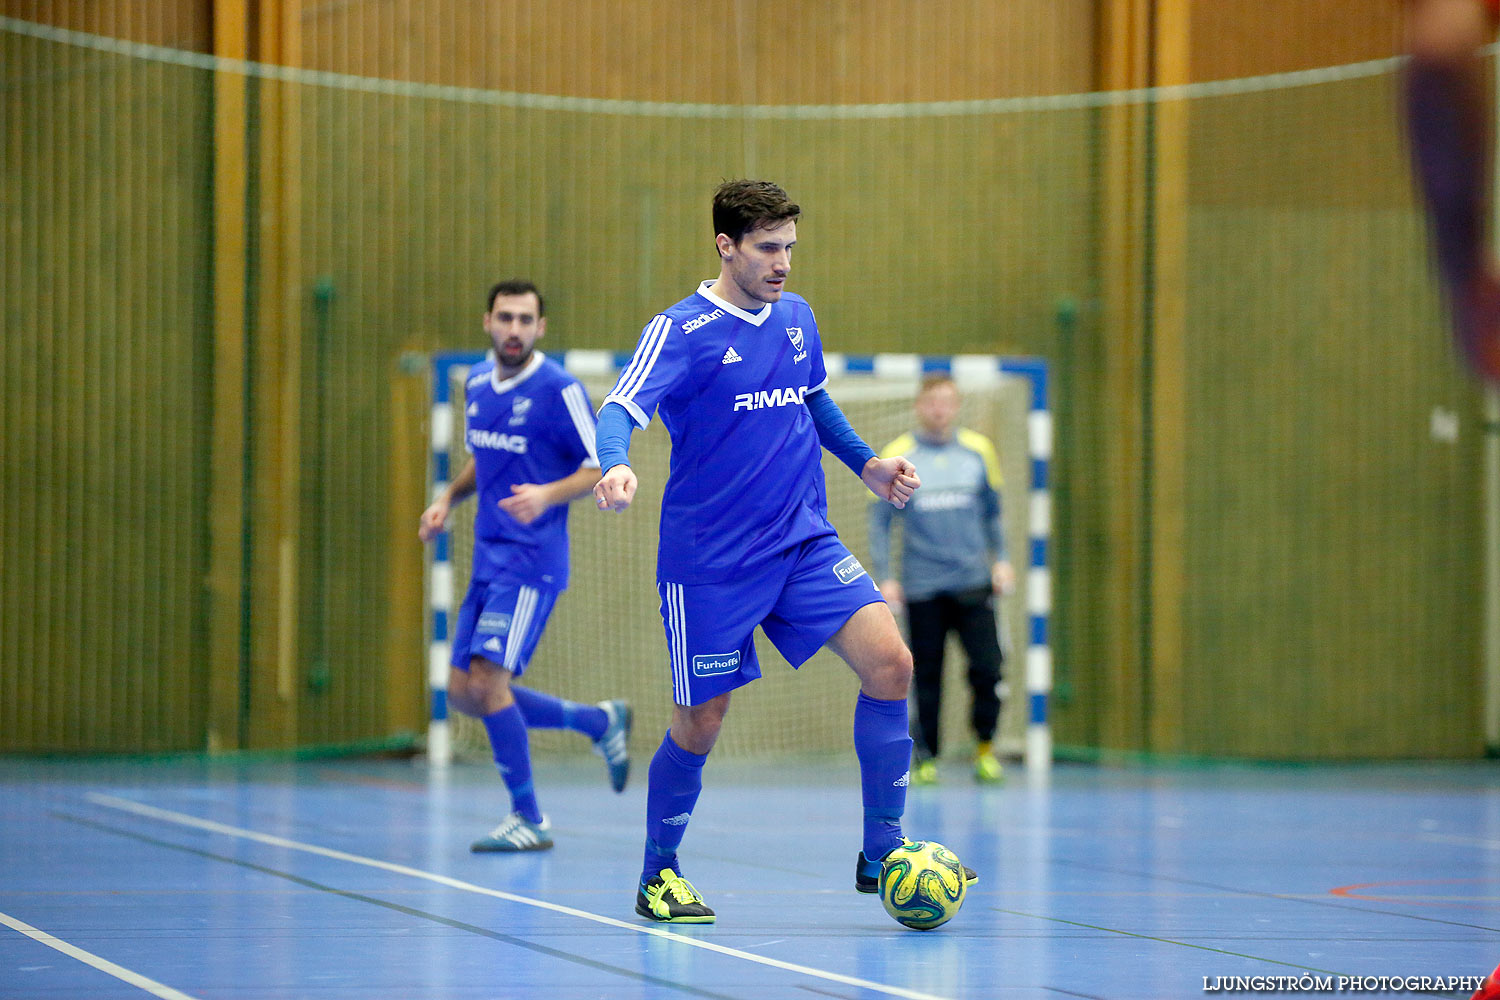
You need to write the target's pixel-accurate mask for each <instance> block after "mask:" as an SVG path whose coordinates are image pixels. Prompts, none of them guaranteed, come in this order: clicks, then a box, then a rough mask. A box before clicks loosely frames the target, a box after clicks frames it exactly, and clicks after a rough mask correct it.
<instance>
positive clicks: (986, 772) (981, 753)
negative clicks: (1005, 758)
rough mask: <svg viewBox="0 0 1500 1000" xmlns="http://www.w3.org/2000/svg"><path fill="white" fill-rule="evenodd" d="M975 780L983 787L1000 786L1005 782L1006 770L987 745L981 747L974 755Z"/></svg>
mask: <svg viewBox="0 0 1500 1000" xmlns="http://www.w3.org/2000/svg"><path fill="white" fill-rule="evenodd" d="M974 780H975V781H977V782H979V783H980V784H981V785H999V784H1002V783H1004V781H1005V768H1004V767H1002V766H1001V764H1000V761H999V760H997V759H996V757H995V754H994V751H992V750H990V748H989V747H988V746H987V745H981V747H980V748H979V750H978V751H976V752H975V754H974Z"/></svg>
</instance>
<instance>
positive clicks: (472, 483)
mask: <svg viewBox="0 0 1500 1000" xmlns="http://www.w3.org/2000/svg"><path fill="white" fill-rule="evenodd" d="M478 485H479V475H478V473H477V472H476V471H475V468H474V457H473V456H472V455H471V456H469V460H468V462H467V463H465V465H464V468H463V471H462V472H460V473H459V474H458V475H457V476H456V477H455V478H454V480H453V481H452V482H451V483H449V484H448V486H447V488H445V489H444V490H443V495H444V496H446V497H447V498H448V505H449V506H450V507H451V506H452V505H453V504H456V503H458V502H459V501H461V500H463V499H464V498H465V497H467V496H469V495H470V494H471V493H473V492H474V490H475V489H476V488H477V487H478Z"/></svg>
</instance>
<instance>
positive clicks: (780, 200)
mask: <svg viewBox="0 0 1500 1000" xmlns="http://www.w3.org/2000/svg"><path fill="white" fill-rule="evenodd" d="M801 214H802V209H801V207H800V206H798V205H796V204H795V203H794V202H793V201H792V199H791V198H788V197H787V193H786V192H785V191H783V190H781V188H779V187H777V186H776V185H775V184H772V183H771V182H770V181H749V180H738V181H725V182H724V183H723V184H720V185H719V189H718V190H717V191H715V192H714V236H716V237H717V236H718V235H719V234H720V233H723V234H724V235H725V236H728V237H729V238H730V239H732V240H734V241H735V242H736V243H738V242H739V241H740V240H741V239H742V238H743V237H744V235H745V234H746V233H748V232H750V231H751V230H752V229H774V228H775V227H776V226H779V225H780V224H781V223H783V222H787V221H788V220H792V221H795V220H796V219H797V217H798V216H800V215H801Z"/></svg>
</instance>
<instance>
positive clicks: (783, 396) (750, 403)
mask: <svg viewBox="0 0 1500 1000" xmlns="http://www.w3.org/2000/svg"><path fill="white" fill-rule="evenodd" d="M806 395H807V386H805V385H789V386H787V387H786V388H784V389H761V390H760V391H759V392H741V393H738V394H736V395H735V397H734V408H735V409H736V410H764V409H766V408H767V407H770V406H801V405H802V397H804V396H806Z"/></svg>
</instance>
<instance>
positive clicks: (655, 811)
mask: <svg viewBox="0 0 1500 1000" xmlns="http://www.w3.org/2000/svg"><path fill="white" fill-rule="evenodd" d="M706 760H708V754H706V753H705V754H696V753H689V752H688V751H686V750H684V749H682V747H680V746H678V745H677V744H676V743H674V742H672V732H671V730H668V731H667V735H665V736H663V737H662V740H661V746H660V747H658V748H657V750H656V756H654V757H652V758H651V769H650V770H649V771H648V772H647V773H646V858H645V862H644V864H643V865H642V868H641V881H642V882H645V881H646V880H648V879H652V878H655V877H656V875H657V873H658V872H660V871H661V870H662V869H663V868H670V869H672V870H673V871H675V872H676V873H677V874H679V875H681V874H682V869H681V868H679V867H678V865H677V845H678V844H680V843H682V835H683V834H684V833H686V832H687V824H688V819H689V818H690V817H691V816H692V815H693V806H695V805H696V804H697V803H698V793H699V792H701V791H702V790H703V762H704V761H706Z"/></svg>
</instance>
